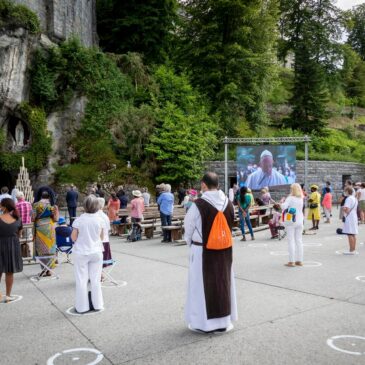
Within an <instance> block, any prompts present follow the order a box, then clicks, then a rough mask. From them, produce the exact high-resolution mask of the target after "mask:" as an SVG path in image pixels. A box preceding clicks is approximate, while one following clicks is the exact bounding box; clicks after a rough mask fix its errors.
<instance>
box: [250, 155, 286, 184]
mask: <svg viewBox="0 0 365 365" xmlns="http://www.w3.org/2000/svg"><path fill="white" fill-rule="evenodd" d="M273 166H274V159H273V155H272V153H271V152H270V151H268V150H265V151H263V152H262V153H261V155H260V168H258V169H257V171H255V172H253V173H252V174H251V175H249V176H248V178H247V182H246V186H247V187H248V188H250V189H253V190H259V189H262V188H264V187H266V186H275V185H286V184H288V182H287V181H286V179H285V177H284V175H283V174H281V173H280V172H278V171H276V170H275V169H273Z"/></svg>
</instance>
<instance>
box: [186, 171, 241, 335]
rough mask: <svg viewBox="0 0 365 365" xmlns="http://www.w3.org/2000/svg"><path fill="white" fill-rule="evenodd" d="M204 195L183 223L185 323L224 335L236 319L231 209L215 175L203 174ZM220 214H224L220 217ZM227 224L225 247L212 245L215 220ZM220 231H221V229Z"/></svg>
mask: <svg viewBox="0 0 365 365" xmlns="http://www.w3.org/2000/svg"><path fill="white" fill-rule="evenodd" d="M201 190H202V191H203V195H202V197H201V198H200V199H197V200H196V201H195V202H194V203H193V205H192V206H191V208H190V209H189V211H188V213H187V215H186V217H185V221H184V227H185V240H186V242H187V244H188V246H189V247H190V265H189V280H188V293H187V301H186V308H185V320H186V323H187V324H188V327H189V329H191V330H193V331H197V332H204V333H218V332H227V331H229V330H231V329H232V328H233V325H232V321H235V320H237V303H236V290H235V282H234V274H233V269H232V241H233V240H232V235H231V231H232V226H233V221H234V208H233V204H232V202H231V201H230V200H229V199H228V198H227V197H226V195H225V194H224V193H223V192H222V191H221V190H218V176H217V175H216V174H215V173H212V172H208V173H206V174H205V175H204V176H203V178H202V180H201ZM222 213H223V214H222ZM218 216H219V218H220V219H221V223H222V222H224V224H226V226H225V227H226V229H227V230H226V231H225V232H227V234H225V233H224V234H223V235H222V236H221V237H223V236H224V239H226V242H229V243H228V244H227V246H225V247H227V248H224V249H222V247H223V246H220V248H219V249H218V248H214V249H212V247H213V246H211V242H212V239H213V238H214V237H213V238H212V235H213V236H214V235H216V236H219V235H217V234H216V232H219V230H217V227H220V226H219V225H217V224H216V221H217V217H218ZM221 231H223V230H221ZM221 237H219V238H218V239H216V240H215V242H218V241H219V239H221Z"/></svg>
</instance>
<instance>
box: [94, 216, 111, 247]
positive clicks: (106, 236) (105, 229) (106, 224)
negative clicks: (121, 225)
mask: <svg viewBox="0 0 365 365" xmlns="http://www.w3.org/2000/svg"><path fill="white" fill-rule="evenodd" d="M96 214H98V216H99V217H100V218H101V220H102V221H103V242H109V231H110V220H109V218H108V216H107V215H106V214H105V213H104V212H103V211H102V210H99V211H98V212H97V213H96Z"/></svg>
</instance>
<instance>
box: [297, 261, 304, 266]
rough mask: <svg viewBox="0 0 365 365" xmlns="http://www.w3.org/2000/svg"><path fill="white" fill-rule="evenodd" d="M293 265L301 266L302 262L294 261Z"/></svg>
mask: <svg viewBox="0 0 365 365" xmlns="http://www.w3.org/2000/svg"><path fill="white" fill-rule="evenodd" d="M295 265H296V266H303V262H302V261H295Z"/></svg>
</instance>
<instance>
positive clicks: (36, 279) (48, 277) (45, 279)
mask: <svg viewBox="0 0 365 365" xmlns="http://www.w3.org/2000/svg"><path fill="white" fill-rule="evenodd" d="M59 278H60V277H59V276H56V275H52V276H45V277H41V278H39V277H38V276H37V275H34V276H31V277H30V280H31V281H34V282H35V283H40V282H41V281H51V280H55V279H59Z"/></svg>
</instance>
